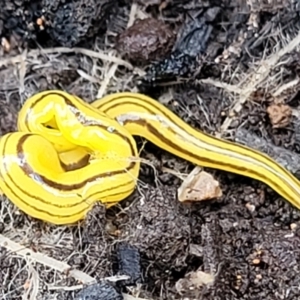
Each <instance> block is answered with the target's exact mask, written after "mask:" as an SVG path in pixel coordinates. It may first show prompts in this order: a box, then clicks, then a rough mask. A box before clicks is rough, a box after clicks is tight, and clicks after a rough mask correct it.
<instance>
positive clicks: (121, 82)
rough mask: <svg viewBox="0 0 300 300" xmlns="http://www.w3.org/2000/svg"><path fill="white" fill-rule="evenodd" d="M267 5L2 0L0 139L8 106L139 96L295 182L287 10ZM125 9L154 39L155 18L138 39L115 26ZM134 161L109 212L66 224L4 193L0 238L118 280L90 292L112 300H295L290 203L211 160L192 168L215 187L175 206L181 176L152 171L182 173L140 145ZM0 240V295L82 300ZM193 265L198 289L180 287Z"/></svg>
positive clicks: (290, 14) (298, 71)
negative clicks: (257, 154)
mask: <svg viewBox="0 0 300 300" xmlns="http://www.w3.org/2000/svg"><path fill="white" fill-rule="evenodd" d="M265 2H268V3H267V4H262V1H254V0H247V1H246V0H223V1H214V0H207V1H201V0H184V1H177V0H166V1H164V0H151V1H133V2H132V1H129V0H123V1H106V0H101V1H96V0H73V1H68V0H67V1H63V0H55V1H49V0H35V1H29V0H23V1H22V0H11V1H7V0H0V5H1V10H0V37H1V38H2V46H1V52H0V53H1V54H0V55H1V59H0V118H1V119H0V126H1V127H0V132H1V134H5V133H7V132H11V131H13V130H14V129H15V126H16V118H17V110H18V109H19V108H20V107H21V105H22V103H23V102H24V101H25V100H26V98H28V97H29V96H31V95H32V94H34V93H37V92H40V91H43V90H46V89H60V90H66V91H68V92H70V93H74V94H76V95H78V96H80V97H82V98H84V99H85V100H86V101H87V102H91V101H93V100H95V99H96V98H97V97H101V96H104V95H105V94H108V93H114V92H117V91H128V90H131V91H140V92H143V93H145V94H147V95H149V96H152V97H154V98H156V99H158V101H161V102H162V103H163V104H164V105H166V106H167V107H168V108H169V109H170V110H172V111H174V112H175V113H176V114H178V115H179V116H180V117H181V118H182V119H183V120H185V121H186V122H188V123H189V124H191V125H192V126H194V127H195V128H198V129H201V130H203V131H205V132H207V133H211V134H213V135H217V134H220V135H221V136H222V137H223V138H226V139H231V140H234V141H237V142H240V143H243V144H247V145H248V146H250V147H253V148H257V149H260V150H261V151H264V152H267V153H268V154H269V155H271V156H272V157H273V158H274V159H276V160H277V161H278V162H279V163H281V164H282V165H284V166H285V167H286V168H287V169H289V170H290V171H291V172H293V173H294V174H295V175H296V176H298V175H299V174H300V171H299V165H298V162H300V159H299V155H300V131H299V126H298V125H299V124H300V114H299V105H300V94H299V90H298V87H299V86H300V83H299V79H298V78H299V75H300V63H299V59H300V54H299V49H298V48H297V47H296V46H295V45H289V48H288V49H286V48H284V47H286V45H288V44H289V43H290V42H291V40H293V39H295V38H296V36H297V35H298V33H299V27H300V26H299V24H300V23H299V21H300V17H299V12H300V5H299V4H298V1H292V0H286V1H284V0H273V1H265ZM130 12H131V13H132V14H130ZM130 15H131V17H130ZM133 16H134V17H133ZM139 17H143V18H146V17H147V18H151V22H150V23H149V24H152V23H153V22H155V20H159V22H162V23H164V24H165V25H166V28H165V29H164V30H167V33H166V32H163V30H159V29H158V28H156V27H155V26H154V25H153V27H151V28H152V31H151V32H150V33H149V32H145V36H143V32H141V30H140V29H141V28H140V27H139V30H138V34H139V35H140V36H139V37H138V38H137V36H136V35H135V33H134V30H131V31H129V33H128V34H127V33H126V31H125V30H126V28H127V24H128V22H129V21H130V24H133V23H134V22H133V21H134V19H138V18H139ZM130 18H131V19H130ZM132 18H133V19H132ZM138 24H139V23H138ZM145 30H147V26H145ZM126 34H127V39H126ZM129 34H130V36H129V37H128V35H129ZM173 35H174V36H176V39H175V38H174V36H173ZM132 36H133V37H132ZM156 37H157V39H156ZM160 37H163V38H160ZM143 38H144V40H143ZM149 39H151V41H149ZM199 40H201V43H200V42H199ZM298 40H299V41H298V43H296V45H297V44H299V43H300V38H299V37H298ZM150 42H151V43H150ZM128 43H135V44H134V51H133V50H132V51H130V50H131V48H130V45H128ZM156 43H157V45H156ZM171 44H174V45H173V46H172V45H171ZM149 45H150V46H149ZM75 46H76V47H77V48H75V49H71V48H68V47H75ZM171 46H172V47H171ZM117 49H118V50H119V51H120V52H121V51H123V50H124V49H126V51H125V50H124V51H125V52H126V53H122V52H121V53H118V52H117ZM122 49H123V50H122ZM164 49H165V51H164ZM170 49H172V50H170ZM280 49H286V51H285V52H284V53H282V52H280ZM100 54H101V55H102V54H105V55H107V54H109V56H110V57H119V58H116V60H115V61H114V62H113V61H112V60H110V59H109V58H107V56H104V57H103V56H100ZM120 57H123V59H124V60H126V61H127V63H126V62H124V61H121V60H120ZM274 57H277V58H276V59H274ZM115 62H119V63H116V64H115ZM262 67H264V68H265V69H262ZM264 72H265V73H264ZM238 104H240V105H238ZM274 105H275V106H276V107H275V106H274ZM274 107H275V108H277V109H275V110H274ZM280 107H284V109H283V110H279V108H280ZM274 114H276V115H274ZM279 114H281V115H279ZM274 120H275V121H274ZM138 142H139V144H140V145H141V146H143V141H141V139H138ZM141 156H142V157H143V158H144V159H147V160H148V162H149V163H150V164H143V166H142V170H141V175H140V183H139V185H138V189H137V190H136V191H135V193H134V194H133V195H132V196H131V197H129V199H127V200H126V201H123V202H122V203H120V205H118V206H116V207H114V208H111V209H109V210H107V211H106V210H105V209H104V208H103V207H102V206H100V205H97V206H96V207H95V208H94V209H93V210H92V211H91V212H90V214H89V215H88V216H87V219H86V220H85V221H84V222H83V223H82V224H79V225H78V226H51V225H48V224H45V223H43V222H41V221H37V220H34V219H32V218H30V217H28V216H26V215H25V214H23V213H22V212H20V211H18V209H17V208H16V207H14V206H13V205H12V204H11V203H10V201H9V200H8V199H6V198H5V197H3V200H2V201H1V203H0V225H1V226H0V233H1V234H2V235H3V236H5V237H7V238H9V239H11V240H13V241H15V242H17V243H20V244H21V245H22V246H24V247H28V248H30V249H32V250H34V251H37V252H41V253H43V254H44V255H48V256H50V257H53V258H55V259H57V260H58V261H63V262H65V263H68V264H69V265H70V266H71V267H72V268H74V269H78V270H81V271H83V272H85V273H86V274H88V275H90V276H91V277H93V278H95V279H96V280H97V281H99V282H101V280H102V279H103V278H107V277H109V276H113V275H117V274H127V275H129V276H130V277H131V279H130V280H125V281H118V282H117V283H113V284H112V288H113V289H114V290H113V291H108V287H107V285H106V284H104V285H99V288H100V290H99V292H97V293H102V292H103V295H106V298H105V297H104V296H103V297H104V298H103V297H102V298H101V297H100V296H99V294H98V296H99V298H92V299H108V298H107V297H115V299H122V297H123V296H122V295H121V294H120V293H121V292H124V293H126V294H131V295H138V296H139V297H141V298H144V299H208V300H210V299H214V300H218V299H220V300H223V299H244V300H246V299H247V300H250V299H253V300H254V299H266V300H267V299H270V300H271V299H272V300H274V299H278V300H279V299H280V300H281V299H293V300H294V299H300V289H299V285H300V276H299V274H300V268H299V265H300V264H299V263H300V252H299V249H300V231H299V228H300V227H299V225H300V212H299V210H298V209H296V208H294V207H293V206H292V205H291V204H290V203H288V202H286V201H285V200H284V199H282V198H281V197H280V196H279V195H278V194H276V193H275V192H274V191H272V190H271V189H270V188H268V187H267V186H266V185H264V184H262V183H260V182H257V181H255V180H252V179H250V178H244V177H241V176H237V175H234V174H229V173H226V172H221V171H216V170H212V169H207V170H206V171H207V172H210V173H211V174H213V175H214V177H215V178H216V179H217V180H218V181H219V182H220V185H221V188H222V192H223V196H222V197H221V198H220V199H218V200H213V201H205V202H201V203H198V204H182V203H179V201H178V200H177V199H176V195H177V188H178V187H179V186H180V184H181V180H180V179H179V178H177V177H176V176H175V175H173V174H170V173H166V172H163V169H166V168H169V169H172V170H174V173H184V174H186V173H188V172H190V171H191V170H192V169H193V166H192V165H191V164H189V163H187V162H185V161H183V160H181V159H178V158H175V157H173V156H171V155H170V154H168V153H166V152H164V151H162V150H161V149H158V148H157V147H156V146H155V145H152V144H150V143H147V144H146V147H145V148H144V149H143V151H142V154H141ZM298 178H300V176H298ZM2 246H3V247H2V248H0V266H1V268H0V299H25V298H26V297H27V298H26V299H88V298H87V296H88V295H89V294H88V293H91V294H90V296H91V297H92V294H93V293H94V294H95V293H96V292H95V290H94V291H92V292H91V289H90V290H89V291H86V292H84V290H82V286H79V287H78V285H79V284H80V282H77V281H76V280H75V279H74V278H72V277H71V276H68V274H63V273H59V272H58V271H55V270H54V269H52V268H50V267H47V266H44V265H42V264H35V263H32V262H31V261H30V259H28V258H26V257H22V256H18V253H12V252H10V251H8V250H7V248H6V247H5V245H3V244H2ZM120 247H121V248H120ZM122 247H123V248H122ZM124 247H125V248H124ZM126 247H127V248H126ZM120 249H123V252H122V254H121V253H120ZM124 249H125V250H126V251H128V252H126V251H125V250H124ZM126 253H128V254H126ZM125 254H126V255H128V256H127V259H128V261H130V264H132V269H130V267H128V266H129V265H130V264H129V263H128V261H126V255H125ZM197 270H198V271H202V272H204V274H206V275H208V276H210V277H211V278H212V280H211V283H209V284H202V285H200V286H192V288H191V287H190V286H189V287H186V288H179V284H178V283H179V282H180V280H182V279H184V278H186V277H187V275H188V274H189V273H190V272H195V271H197ZM298 276H299V277H298ZM30 283H31V285H30ZM32 284H33V285H32ZM190 285H191V283H190ZM95 288H97V287H95ZM80 290H81V291H80ZM79 292H80V293H79ZM84 293H86V294H84ZM97 293H96V294H97ZM108 295H109V296H108ZM111 295H116V296H111ZM22 296H23V297H25V298H22ZM93 297H96V296H95V295H94V296H93ZM110 299H113V298H110Z"/></svg>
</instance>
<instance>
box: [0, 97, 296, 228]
mask: <svg viewBox="0 0 300 300" xmlns="http://www.w3.org/2000/svg"><path fill="white" fill-rule="evenodd" d="M18 130H19V132H15V133H11V134H8V135H5V136H4V137H2V138H1V139H0V189H1V190H2V192H3V193H4V194H6V195H7V197H8V198H9V199H11V201H12V202H13V203H14V204H15V205H17V206H18V207H19V208H20V209H21V210H22V211H24V212H25V213H27V214H28V215H30V216H32V217H35V218H38V219H41V220H44V221H47V222H51V223H55V224H69V223H74V222H77V221H79V220H81V219H83V218H84V217H85V215H86V213H87V212H88V211H89V210H90V208H91V206H92V205H93V204H94V203H95V202H96V201H101V202H103V203H105V204H106V205H107V206H108V207H109V206H111V205H114V204H116V203H118V202H119V201H121V200H123V199H124V198H126V197H128V196H129V195H130V194H131V193H132V192H133V190H134V188H135V185H136V180H137V178H138V175H139V168H140V162H139V157H138V151H137V147H136V143H135V140H134V138H133V136H134V135H138V136H142V137H144V138H146V139H148V140H149V141H151V142H153V143H154V144H156V145H157V146H159V147H160V148H162V149H164V150H166V151H169V152H170V153H172V154H174V155H177V156H178V157H181V158H183V159H186V160H187V161H190V162H191V163H194V164H197V165H201V166H204V167H211V168H215V169H220V170H224V171H228V172H232V173H236V174H240V175H243V176H248V177H251V178H254V179H257V180H260V181H262V182H264V183H266V184H267V185H269V186H270V187H271V188H273V189H274V190H275V191H276V192H277V193H278V194H279V195H281V196H282V197H284V198H285V199H286V200H288V201H289V202H291V203H292V204H293V205H294V206H296V207H297V208H300V184H299V181H298V180H297V179H296V178H295V177H294V176H293V175H292V174H291V173H289V172H288V171H287V170H285V169H284V168H283V167H281V166H280V165H279V164H277V163H276V162H275V161H274V160H272V159H271V158H270V157H268V156H267V155H265V154H263V153H261V152H258V151H255V150H253V149H250V148H247V147H245V146H242V145H239V144H235V143H232V142H229V141H226V140H221V139H217V138H215V137H213V136H210V135H207V134H205V133H203V132H201V131H198V130H196V129H194V128H192V127H191V126H189V125H188V124H187V123H185V122H184V121H182V120H181V119H180V118H179V117H178V116H176V115H175V114H174V113H172V112H171V111H170V110H168V109H167V108H166V107H164V106H163V105H161V104H160V103H158V102H157V101H155V100H153V99H151V98H149V97H147V96H145V95H141V94H137V93H117V94H113V95H108V96H106V97H104V98H103V99H100V100H97V101H95V102H94V103H92V105H89V104H87V103H85V102H84V101H83V100H81V99H80V98H78V97H76V96H73V95H69V94H68V93H65V92H62V91H46V92H42V93H39V94H36V95H34V96H33V97H31V98H29V99H28V100H27V101H26V102H25V104H24V106H23V107H22V109H21V111H20V113H19V118H18Z"/></svg>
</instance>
